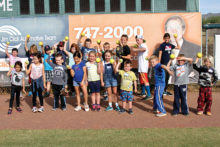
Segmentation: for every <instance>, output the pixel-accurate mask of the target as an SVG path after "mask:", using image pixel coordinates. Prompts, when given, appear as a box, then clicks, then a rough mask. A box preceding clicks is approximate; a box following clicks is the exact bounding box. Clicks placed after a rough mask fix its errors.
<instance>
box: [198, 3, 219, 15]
mask: <svg viewBox="0 0 220 147" xmlns="http://www.w3.org/2000/svg"><path fill="white" fill-rule="evenodd" d="M200 12H201V13H202V14H207V13H220V0H200Z"/></svg>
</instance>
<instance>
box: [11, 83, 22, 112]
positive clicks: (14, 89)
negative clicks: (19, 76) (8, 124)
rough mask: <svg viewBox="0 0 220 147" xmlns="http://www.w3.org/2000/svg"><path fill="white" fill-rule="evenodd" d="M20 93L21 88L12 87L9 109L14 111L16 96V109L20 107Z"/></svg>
mask: <svg viewBox="0 0 220 147" xmlns="http://www.w3.org/2000/svg"><path fill="white" fill-rule="evenodd" d="M20 92H21V86H16V85H12V86H11V98H10V101H9V109H12V107H13V102H14V97H15V95H16V107H17V108H19V107H20Z"/></svg>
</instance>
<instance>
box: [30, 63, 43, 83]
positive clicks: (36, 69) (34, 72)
mask: <svg viewBox="0 0 220 147" xmlns="http://www.w3.org/2000/svg"><path fill="white" fill-rule="evenodd" d="M42 70H43V64H40V65H39V66H36V64H34V63H32V68H31V78H32V79H34V80H36V79H38V78H40V77H41V76H42V75H43V73H42Z"/></svg>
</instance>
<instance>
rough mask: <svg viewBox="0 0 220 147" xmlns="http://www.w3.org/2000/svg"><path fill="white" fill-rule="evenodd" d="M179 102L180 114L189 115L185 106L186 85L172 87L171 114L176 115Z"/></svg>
mask: <svg viewBox="0 0 220 147" xmlns="http://www.w3.org/2000/svg"><path fill="white" fill-rule="evenodd" d="M180 100H181V112H182V113H183V114H188V113H189V108H188V105H187V85H174V101H173V113H174V114H178V113H179V108H180Z"/></svg>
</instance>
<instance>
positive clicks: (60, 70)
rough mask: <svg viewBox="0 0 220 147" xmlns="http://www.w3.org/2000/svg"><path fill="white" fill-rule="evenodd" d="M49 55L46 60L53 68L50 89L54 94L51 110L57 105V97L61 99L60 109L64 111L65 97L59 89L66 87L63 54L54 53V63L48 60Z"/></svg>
mask: <svg viewBox="0 0 220 147" xmlns="http://www.w3.org/2000/svg"><path fill="white" fill-rule="evenodd" d="M50 58H51V56H48V58H47V60H46V62H47V63H48V64H49V65H50V66H51V67H52V68H53V80H52V89H53V94H54V106H53V110H54V111H56V109H57V108H58V107H59V98H60V99H61V109H62V110H63V111H66V98H65V96H63V95H62V93H61V91H63V89H64V87H65V90H66V89H67V75H66V70H67V69H66V66H64V65H63V56H62V54H59V53H58V54H56V55H55V61H56V64H54V63H53V62H52V61H51V60H50Z"/></svg>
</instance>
